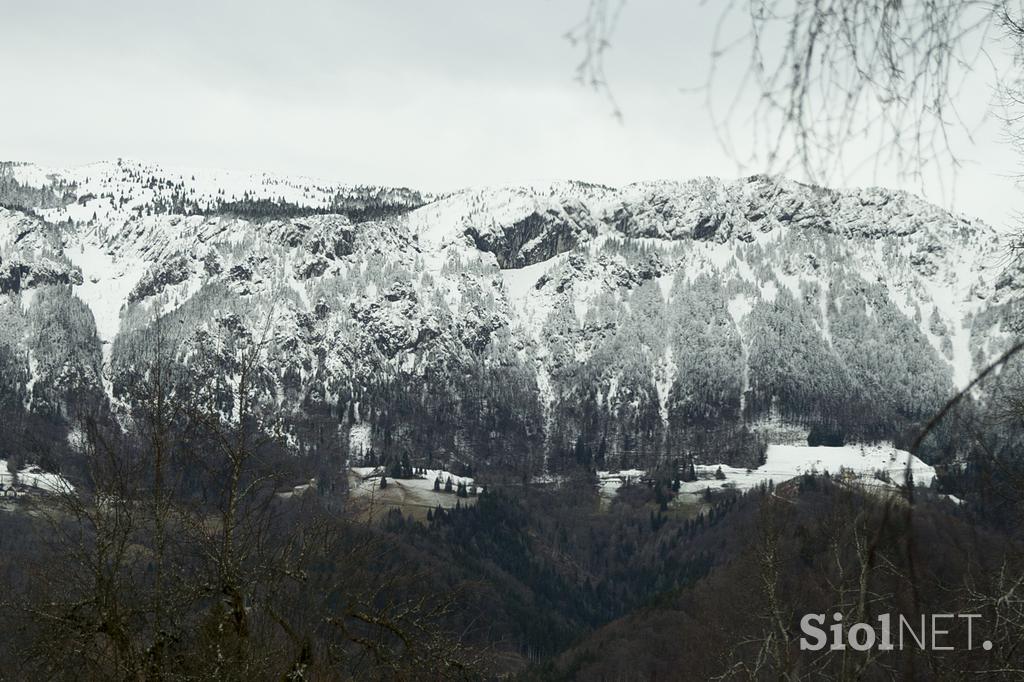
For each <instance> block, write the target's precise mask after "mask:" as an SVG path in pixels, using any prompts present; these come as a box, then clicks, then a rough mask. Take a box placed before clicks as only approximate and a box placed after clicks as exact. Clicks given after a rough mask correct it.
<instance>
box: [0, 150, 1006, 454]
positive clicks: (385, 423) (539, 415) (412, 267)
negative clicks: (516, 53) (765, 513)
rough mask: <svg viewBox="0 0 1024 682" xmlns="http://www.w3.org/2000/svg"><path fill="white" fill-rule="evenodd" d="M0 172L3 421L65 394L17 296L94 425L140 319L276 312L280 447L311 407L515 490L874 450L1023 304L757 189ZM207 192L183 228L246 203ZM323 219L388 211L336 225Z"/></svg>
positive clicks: (207, 319)
mask: <svg viewBox="0 0 1024 682" xmlns="http://www.w3.org/2000/svg"><path fill="white" fill-rule="evenodd" d="M6 168H7V173H8V175H7V177H8V185H7V187H8V192H9V193H10V192H11V187H12V186H13V187H14V189H15V190H17V191H18V192H20V194H19V196H24V197H29V198H32V197H37V198H39V199H40V205H39V206H38V207H33V206H25V207H24V209H25V210H16V209H10V208H6V209H0V258H2V259H3V260H2V267H3V269H4V270H3V271H4V272H5V273H7V274H6V275H5V277H4V278H3V279H2V281H3V282H6V284H5V285H4V287H5V288H4V294H5V296H6V299H5V300H6V301H7V302H8V306H7V308H8V314H10V315H11V316H12V317H13V318H15V319H16V321H17V324H12V325H11V329H10V330H8V334H7V337H6V338H5V340H4V342H5V344H6V347H7V348H9V349H10V350H11V355H12V356H13V357H15V358H17V357H24V356H25V354H26V353H27V355H28V358H29V360H28V361H26V362H21V361H14V362H13V365H14V366H15V369H13V370H11V371H12V372H13V373H14V374H18V375H19V376H27V377H29V378H27V379H24V380H20V381H18V382H16V388H15V390H14V393H15V394H17V395H18V396H19V400H20V401H21V403H22V404H23V405H29V406H33V405H35V406H38V405H39V404H40V402H39V401H38V400H36V399H35V398H34V397H32V395H31V394H33V393H34V392H37V391H43V390H44V389H43V387H44V386H47V385H49V384H52V383H53V382H54V381H58V383H59V381H60V380H62V379H61V378H60V377H46V376H37V372H35V371H34V370H33V369H32V358H33V357H35V356H37V355H39V353H40V352H42V351H41V350H39V349H36V348H34V347H33V346H34V345H35V346H39V344H40V343H41V342H40V341H39V340H38V339H36V340H33V337H32V334H31V333H30V331H29V330H30V329H31V327H32V325H33V324H34V322H33V317H34V313H33V312H32V308H33V306H34V305H35V298H36V294H35V293H34V292H37V291H41V290H42V291H46V292H47V293H46V294H45V296H44V298H45V299H46V300H47V301H49V303H47V305H53V300H58V301H60V305H61V306H63V307H67V309H68V310H71V311H79V313H83V314H84V311H82V310H81V305H84V307H85V309H86V310H88V311H89V315H90V316H91V318H92V319H91V325H92V328H93V331H92V334H93V336H95V341H96V343H95V344H93V342H92V341H90V340H89V337H90V332H89V331H88V327H89V323H90V320H76V322H75V325H78V327H81V329H78V328H77V327H75V325H72V327H75V328H76V329H77V331H75V332H74V334H71V336H73V337H75V339H74V342H73V343H71V345H72V346H75V347H82V348H93V345H96V346H98V348H99V349H100V350H101V356H102V360H101V362H100V364H101V369H100V370H99V371H98V372H95V373H96V374H97V376H95V377H94V378H93V379H92V380H91V381H93V383H94V384H95V386H96V387H98V388H99V389H102V390H99V393H102V394H105V395H107V397H108V400H109V402H110V403H111V404H112V405H115V404H117V403H118V402H120V401H126V402H128V403H130V402H131V395H130V386H127V385H126V384H125V383H124V382H123V381H120V380H119V379H118V374H119V373H121V374H124V373H125V372H127V370H129V369H131V367H130V365H131V364H132V360H131V356H132V353H134V352H136V351H137V348H136V349H135V350H132V347H133V345H136V346H137V344H138V343H140V341H139V339H140V338H142V337H144V336H145V333H144V332H145V330H146V328H147V327H149V326H150V325H151V324H152V320H153V319H155V318H158V317H162V318H165V319H171V318H172V317H174V316H176V319H178V320H180V323H181V325H183V326H184V327H185V328H187V329H188V330H190V331H191V332H193V336H194V335H195V334H199V333H200V332H202V333H203V334H206V335H208V336H207V337H205V338H208V339H214V340H216V339H226V338H227V336H230V335H231V334H234V333H236V332H237V330H238V329H245V330H248V331H247V332H246V333H248V334H250V336H251V334H252V330H254V329H257V328H258V327H259V318H260V317H261V316H267V315H269V314H271V312H273V314H274V315H276V316H277V318H276V319H275V321H274V322H273V324H272V332H273V333H272V337H273V338H272V340H271V343H270V346H271V348H268V350H267V351H266V352H267V354H268V355H267V363H266V364H267V371H268V376H267V379H266V382H267V386H268V389H267V390H268V396H273V400H274V401H276V403H277V404H279V405H283V406H287V408H288V411H289V412H290V414H291V419H292V420H293V422H294V423H293V427H294V428H295V429H297V430H301V426H300V422H302V421H303V420H304V419H305V418H306V416H307V415H308V414H309V412H310V410H313V411H314V412H315V411H317V410H327V412H328V413H329V414H331V415H333V416H332V419H335V420H337V421H338V422H339V426H338V428H339V429H341V431H346V430H348V429H351V428H352V426H353V425H355V424H362V423H364V421H365V422H368V423H370V424H371V425H372V432H373V434H374V437H373V438H372V442H373V443H375V444H376V447H377V448H378V449H386V450H389V451H397V450H398V449H401V448H410V447H415V448H420V449H427V450H430V451H436V452H437V453H438V456H439V457H440V458H442V459H450V458H456V459H460V460H464V461H474V462H476V461H479V462H492V463H494V462H503V463H504V464H506V465H509V466H516V467H520V466H522V467H525V468H530V469H538V468H557V467H558V466H560V464H559V463H558V462H559V460H560V459H565V458H567V457H568V458H570V459H572V458H576V459H583V460H589V461H595V460H600V461H601V462H602V463H604V464H605V465H609V466H610V465H613V464H614V465H619V466H623V467H625V466H630V465H633V464H636V463H637V462H638V461H640V462H645V463H650V462H658V461H665V460H666V459H678V458H679V457H694V458H697V459H698V460H700V459H701V458H703V457H705V456H706V455H707V450H708V448H711V447H713V446H712V445H711V441H714V440H715V439H716V438H717V439H718V442H729V443H734V446H728V447H734V450H735V452H733V453H732V454H731V455H730V454H729V453H728V452H727V453H726V454H727V456H728V457H731V458H732V459H730V460H729V461H732V462H735V463H737V464H742V463H744V462H747V463H749V462H755V461H756V459H757V457H758V456H759V455H758V448H759V446H758V445H757V437H756V434H755V433H754V432H753V425H754V424H755V423H756V422H757V421H758V419H762V418H764V417H766V416H768V415H775V416H780V415H781V416H782V417H783V418H785V419H788V420H790V421H794V422H797V423H802V424H807V425H810V424H815V423H823V424H827V425H829V426H830V427H831V428H836V429H839V430H841V431H843V432H846V433H849V434H850V435H851V436H853V435H856V436H857V437H861V438H866V437H890V438H891V437H893V436H894V435H896V434H897V433H898V432H899V431H900V430H901V429H902V428H906V427H907V425H909V424H911V423H913V422H914V421H915V420H918V419H920V418H921V416H922V415H924V414H926V413H927V412H928V410H929V409H932V408H933V407H934V406H935V405H937V404H940V403H941V402H942V401H943V400H944V399H945V398H946V397H948V395H949V394H950V393H951V392H952V390H953V388H954V387H955V386H963V385H965V384H966V382H967V381H968V380H969V378H970V376H971V374H972V372H973V371H975V370H976V369H977V368H978V367H980V366H982V365H983V363H984V362H985V361H986V360H987V359H988V358H991V357H993V356H994V355H995V354H997V353H998V352H999V351H1000V350H1001V349H1002V348H1003V347H1005V345H1006V343H1007V339H1008V336H1009V333H1010V330H1011V327H1012V325H1014V324H1015V323H1016V322H1015V321H1016V313H1015V305H1016V299H1017V297H1018V294H1019V290H1020V282H1021V281H1022V280H1021V275H1020V270H1019V268H1017V267H1015V266H1012V265H1011V266H1009V267H1008V266H1007V265H1006V263H1005V262H1003V261H1004V260H1005V258H1004V256H1005V251H1004V247H1003V245H1002V243H1001V241H1000V235H999V233H998V232H997V231H995V230H994V229H993V228H991V227H989V226H987V225H985V224H984V223H983V222H981V221H971V220H967V219H966V218H964V217H962V216H956V215H954V214H952V213H950V212H948V211H946V210H944V209H941V208H938V207H935V206H932V205H930V204H927V203H926V202H924V201H923V200H921V199H919V198H917V197H915V196H914V195H911V194H908V193H906V192H892V191H888V190H882V189H878V188H871V189H864V190H851V191H837V190H829V189H825V188H820V187H814V186H810V185H804V184H801V183H797V182H794V181H789V180H780V179H775V178H769V177H766V176H751V177H748V178H742V179H739V180H736V181H731V182H729V181H722V180H716V179H709V178H703V179H695V180H691V181H686V182H647V183H637V184H634V185H628V186H626V187H624V188H619V189H616V188H610V187H606V186H599V185H592V184H587V183H579V182H559V183H534V184H532V185H526V186H519V187H499V188H482V189H469V190H463V191H460V192H455V193H451V194H447V195H444V196H441V197H430V196H425V195H420V194H417V193H415V191H413V190H396V189H389V188H374V189H373V190H372V191H371V192H370V194H366V193H363V194H358V193H351V194H347V195H346V194H344V192H345V191H346V190H344V188H341V187H340V186H323V187H320V186H317V185H313V184H308V185H304V184H302V182H301V181H281V180H278V181H277V184H270V185H255V186H252V187H249V188H247V189H241V190H240V191H242V194H243V196H247V197H249V198H250V199H249V200H250V204H249V205H248V208H249V209H250V210H253V211H254V214H252V215H247V214H245V212H244V211H243V212H241V213H239V212H237V211H236V212H232V211H230V210H223V207H224V205H225V204H223V203H222V204H219V205H218V207H219V208H213V209H211V210H210V211H207V210H205V209H204V210H202V211H197V212H195V213H194V214H192V215H188V214H187V213H188V208H189V206H190V204H187V203H179V204H177V205H176V204H174V203H173V202H168V201H166V193H164V194H161V188H164V189H166V188H171V189H172V190H173V191H174V192H177V194H176V196H186V197H188V196H192V190H193V189H195V187H193V186H192V185H190V184H189V183H191V182H192V180H191V177H192V176H191V175H190V176H189V178H190V179H188V180H186V179H185V178H184V176H183V175H182V173H181V172H178V174H177V175H175V176H174V177H173V178H165V177H162V176H161V177H158V176H156V175H155V174H154V171H153V169H149V171H144V170H140V168H138V167H136V166H133V165H130V164H129V165H127V166H122V165H121V164H108V165H107V166H106V168H108V169H111V168H113V169H117V168H120V169H121V170H120V171H118V173H114V174H113V175H109V176H102V177H101V178H100V180H97V179H96V178H94V177H92V176H89V177H88V181H87V182H82V183H80V184H77V183H75V182H72V181H71V180H69V178H68V177H67V176H59V175H54V176H53V177H49V178H48V179H47V182H48V183H49V184H44V185H43V187H36V188H35V190H36V194H33V193H32V192H30V191H28V190H25V189H24V187H25V184H24V183H22V182H20V181H19V180H18V179H17V178H18V177H22V178H23V179H24V178H26V177H27V175H29V174H30V173H29V172H28V171H27V170H26V169H28V168H29V167H27V166H10V165H8V166H6ZM146 168H148V167H146ZM19 169H20V170H19ZM94 170H95V169H94ZM19 173H20V175H19ZM186 174H187V171H186ZM36 175H37V176H39V177H36V180H39V178H40V177H43V178H46V174H45V173H44V174H41V175H40V174H38V173H37V174H36ZM103 177H107V178H109V179H108V180H103ZM126 177H127V178H129V179H131V180H132V181H131V182H127V181H125V178H126ZM195 177H198V178H200V179H199V180H196V181H195V182H196V183H202V182H206V180H204V179H203V178H202V177H201V175H197V176H195ZM257 177H262V176H257ZM11 178H13V183H12V182H11V181H10V179H11ZM104 182H107V184H103V183H104ZM97 183H100V184H97ZM210 187H211V186H206V188H205V189H203V190H202V191H201V192H200V193H199V194H198V198H196V199H193V200H191V201H193V203H194V205H196V206H200V207H202V203H201V202H202V201H205V200H206V198H209V197H217V196H225V197H228V198H232V197H231V195H234V196H235V197H237V194H238V192H237V191H231V192H230V193H228V192H225V191H224V190H223V189H222V188H219V187H213V189H210ZM240 187H241V186H238V188H240ZM169 191H170V190H169ZM61 192H63V194H61ZM57 195H61V196H63V197H64V198H63V199H62V201H67V202H68V203H65V204H63V205H62V206H54V205H52V204H53V200H52V199H53V196H57ZM72 195H73V196H72ZM275 195H277V196H276V198H275ZM339 196H345V197H348V198H347V199H345V200H346V201H349V200H351V201H356V202H363V206H364V208H365V205H366V203H365V202H366V200H367V197H369V196H372V197H377V198H380V200H381V201H382V202H383V203H382V204H381V206H387V207H388V208H387V209H386V210H381V211H378V212H377V213H374V214H373V215H372V217H366V215H365V214H360V213H358V212H356V213H353V212H349V213H348V214H346V213H337V212H335V213H332V212H331V209H332V208H333V207H334V206H336V205H341V204H332V202H335V201H336V200H337V197H339ZM415 197H419V198H415ZM83 198H84V199H85V200H84V201H83ZM278 199H280V200H281V203H280V204H275V205H276V206H277V208H282V209H283V212H278V211H277V209H276V208H275V209H273V210H271V211H270V212H269V213H268V212H267V205H266V204H260V203H259V202H261V201H262V202H270V204H274V202H276V201H277V200H278ZM375 200H376V199H375ZM420 201H422V204H419V205H414V204H418V202H420ZM302 202H306V203H302ZM389 202H390V203H389ZM410 202H411V203H410ZM101 204H102V205H105V206H107V207H108V209H109V210H107V211H99V210H97V207H98V206H100V205H101ZM346 205H349V206H351V205H352V204H346ZM295 207H298V208H299V209H303V210H302V211H299V214H298V215H289V214H288V213H287V212H288V211H289V210H292V211H295V210H296V209H295ZM304 209H310V210H311V212H308V213H307V212H305V211H304ZM175 210H179V211H181V212H180V213H175V212H174V211H175ZM27 211H30V212H31V213H30V212H27ZM33 213H34V214H36V216H38V217H33V215H32V214H33ZM64 216H67V217H66V218H64ZM76 216H80V217H81V219H80V220H79V219H76ZM94 216H95V217H94ZM68 218H70V221H69V220H68ZM68 297H70V298H68ZM65 299H67V300H65ZM80 304H81V305H80ZM79 313H68V314H71V315H77V314H79ZM19 329H20V330H21V331H20V332H19V331H16V330H19ZM232 329H234V330H236V331H231V330H232ZM65 331H67V330H65ZM68 333H70V332H68ZM79 336H81V337H84V338H78V337H79ZM194 341H195V339H194V338H193V339H192V342H190V343H189V344H187V345H189V346H190V347H192V348H195V347H196V346H195V344H194ZM217 343H220V342H219V341H218V342H217ZM217 343H214V344H213V345H217ZM94 350H95V348H93V350H89V351H88V352H84V356H88V358H89V361H88V362H85V361H84V360H80V361H78V364H79V365H81V368H80V369H81V371H76V372H74V373H72V374H73V375H74V377H75V381H76V382H78V383H76V384H75V385H76V386H78V385H80V383H81V382H82V381H86V380H87V379H86V378H85V377H88V376H89V373H90V371H92V370H89V366H90V363H91V364H93V365H94V364H95V361H94V359H93V351H94ZM61 352H65V351H64V350H62V351H61ZM79 354H83V353H79ZM71 355H72V356H73V355H74V353H72V354H71ZM69 357H70V356H69ZM424 382H426V383H424ZM416 386H419V388H418V389H416V390H412V391H410V390H409V389H413V387H416ZM389 387H390V388H389ZM402 387H404V388H405V389H407V390H406V393H407V395H404V396H403V397H402V400H403V401H407V402H408V404H405V405H403V406H402V407H401V408H396V407H395V404H394V395H393V391H394V390H401V388H402ZM910 387H913V388H910ZM54 392H55V394H59V393H61V389H55V391H54ZM476 396H480V398H478V397H476ZM115 398H116V399H115ZM481 399H482V400H483V402H482V403H481V402H478V401H479V400H481ZM389 401H391V402H389ZM44 402H45V401H44ZM60 402H61V401H60V400H57V403H60ZM441 409H448V410H449V411H450V413H451V414H449V415H445V416H439V415H438V413H437V411H438V410H441ZM58 411H59V412H68V411H69V410H68V409H67V406H60V409H59V410H58ZM428 424H429V425H430V426H429V427H428ZM723 425H727V426H728V428H725V427H724V426H723ZM428 428H435V429H437V431H438V433H436V434H433V435H431V434H425V433H424V430H426V429H428ZM723 428H724V429H725V430H726V431H728V434H723V433H720V431H722V429H723ZM296 439H297V441H298V442H301V440H302V438H301V437H298V436H296ZM344 440H345V438H344V437H343V436H342V441H344ZM300 447H302V446H301V445H300ZM527 453H530V454H527ZM540 453H542V454H543V456H541V454H540Z"/></svg>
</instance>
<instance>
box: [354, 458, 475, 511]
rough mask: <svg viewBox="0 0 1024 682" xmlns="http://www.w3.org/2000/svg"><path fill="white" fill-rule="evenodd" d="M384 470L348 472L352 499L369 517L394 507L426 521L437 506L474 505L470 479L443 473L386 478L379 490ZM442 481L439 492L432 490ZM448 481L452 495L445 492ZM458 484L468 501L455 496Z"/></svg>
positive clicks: (435, 472)
mask: <svg viewBox="0 0 1024 682" xmlns="http://www.w3.org/2000/svg"><path fill="white" fill-rule="evenodd" d="M383 473H384V469H383V467H352V469H350V470H349V489H350V490H351V493H352V497H353V498H354V499H356V500H358V501H359V503H360V504H365V505H367V511H368V513H370V514H371V515H374V516H375V515H376V514H374V511H375V510H380V512H381V513H384V512H386V511H387V510H388V509H390V508H392V507H397V508H399V509H401V510H402V511H403V512H405V513H411V514H412V515H413V516H414V517H415V518H418V519H422V518H425V517H426V514H427V510H428V509H436V508H437V507H438V506H439V505H440V507H441V508H442V509H453V508H454V507H455V505H456V504H459V505H461V506H463V507H465V506H467V505H474V504H476V500H477V498H476V495H474V494H473V493H472V491H473V490H474V488H473V486H474V482H473V479H472V478H470V477H468V476H456V475H455V474H453V473H451V472H448V471H444V470H443V469H427V470H426V474H421V476H422V478H403V479H399V478H391V477H390V476H388V477H387V486H386V487H384V488H381V487H380V480H381V475H382V474H383ZM438 478H439V479H440V480H441V484H440V485H441V490H440V491H436V490H434V480H435V479H438ZM449 478H451V481H452V490H453V492H450V493H449V492H445V491H444V488H445V482H446V481H447V480H448V479H449ZM459 483H465V485H466V489H467V491H468V492H469V495H468V496H467V497H459V496H458V495H456V494H455V492H454V491H455V490H457V489H458V486H459Z"/></svg>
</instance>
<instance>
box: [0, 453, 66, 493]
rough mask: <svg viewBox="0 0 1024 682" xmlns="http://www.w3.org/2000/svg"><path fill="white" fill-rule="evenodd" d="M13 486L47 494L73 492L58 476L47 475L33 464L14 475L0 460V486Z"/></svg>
mask: <svg viewBox="0 0 1024 682" xmlns="http://www.w3.org/2000/svg"><path fill="white" fill-rule="evenodd" d="M15 484H18V485H23V486H28V487H29V488H36V489H37V490H41V491H44V492H48V493H67V492H73V491H74V489H75V488H74V486H72V485H71V484H70V483H69V482H68V480H67V479H66V478H64V477H63V476H61V475H60V474H51V473H48V472H46V471H43V470H42V469H40V468H39V467H37V466H35V465H34V464H30V465H28V466H26V467H24V468H23V469H21V470H20V471H18V472H17V473H15V472H13V471H11V468H10V466H9V465H8V463H7V460H6V459H0V486H2V487H4V488H9V487H11V486H12V485H15Z"/></svg>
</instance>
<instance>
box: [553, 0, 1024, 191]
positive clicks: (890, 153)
mask: <svg viewBox="0 0 1024 682" xmlns="http://www.w3.org/2000/svg"><path fill="white" fill-rule="evenodd" d="M624 4H625V2H624V0H590V2H588V4H587V10H586V14H585V16H584V18H583V19H582V21H581V22H580V23H579V24H578V25H577V26H575V27H573V28H572V29H571V30H570V31H569V32H568V34H567V36H568V38H569V40H570V41H571V42H572V43H573V44H574V45H576V46H577V47H578V49H579V50H580V52H581V56H580V61H579V63H578V66H577V76H578V79H579V80H580V81H581V82H582V83H584V84H586V85H588V86H590V87H593V88H595V89H597V90H598V91H600V92H601V93H602V94H603V95H604V96H606V97H608V98H609V100H610V101H611V102H612V106H613V111H614V113H615V115H616V116H621V112H620V109H619V106H618V104H617V103H616V102H615V98H614V96H613V94H612V93H613V89H614V84H613V83H609V82H608V79H607V78H606V75H605V62H606V59H607V57H608V54H609V51H610V48H611V45H612V40H613V38H614V31H615V27H616V25H617V23H618V18H619V15H620V13H621V12H622V11H623V6H624ZM1017 14H1019V12H1017V11H1015V8H1013V6H1012V4H1011V3H1008V2H1006V0H937V1H936V0H903V1H901V0H881V1H878V2H876V1H874V0H729V1H728V2H727V3H724V4H723V6H722V11H721V14H720V16H719V20H718V22H717V25H716V26H715V27H714V30H713V33H712V39H711V44H710V46H709V52H710V68H709V70H708V73H707V77H706V79H705V81H704V83H703V84H701V85H700V86H698V87H696V88H691V90H692V91H694V92H697V93H703V95H704V97H705V105H706V107H707V110H708V112H709V114H710V115H711V117H712V121H713V123H714V125H715V129H716V131H717V135H718V140H719V142H720V144H721V145H722V147H723V148H724V150H725V151H726V152H727V153H729V155H730V156H731V157H732V158H733V159H735V160H736V161H737V162H738V163H739V164H740V165H741V167H743V168H752V169H754V170H755V171H757V172H779V173H791V172H796V171H800V172H802V173H803V174H804V175H805V176H806V177H807V178H808V179H809V180H811V181H812V182H820V183H825V182H829V181H831V180H834V179H836V177H846V176H847V175H849V174H852V173H854V172H857V171H861V170H864V169H873V170H874V171H875V172H876V173H877V171H878V169H879V168H880V167H881V166H883V165H884V166H885V167H886V168H888V169H890V170H892V169H895V170H896V171H897V172H898V173H899V174H900V175H901V176H903V177H905V178H909V179H917V180H920V179H921V178H922V177H923V176H924V175H925V174H933V175H934V176H935V177H936V178H937V179H938V180H939V181H940V182H941V181H944V180H945V181H949V180H952V179H953V178H955V173H956V169H957V168H958V166H959V165H960V163H961V158H962V155H963V154H964V151H965V150H964V149H963V148H962V147H959V146H958V145H957V143H956V142H955V141H954V136H953V135H952V133H953V132H954V131H955V130H959V133H960V134H961V135H963V136H965V137H967V138H968V139H970V136H971V134H972V132H973V131H974V129H975V127H976V126H977V125H978V124H979V123H980V121H977V120H969V119H965V118H964V116H963V115H962V110H963V106H962V102H960V95H961V93H962V92H963V88H964V86H965V84H966V83H967V82H968V81H970V79H972V78H973V79H981V83H982V84H986V82H987V85H989V86H991V87H1001V86H1002V85H1004V84H1006V83H1009V82H1012V81H1014V80H1016V78H1017V74H1016V71H1015V69H1014V68H1012V67H1008V66H1007V65H1006V64H1005V63H1003V61H1002V60H1000V59H998V58H993V53H994V52H997V51H998V50H997V49H996V48H997V46H999V45H1000V44H1002V43H1004V42H1005V44H1007V45H1009V46H1010V47H1011V48H1012V47H1017V48H1019V46H1020V45H1021V33H1020V30H1019V26H1020V22H1019V21H1018V20H1016V19H1014V17H1015V16H1017ZM979 72H982V73H979ZM986 74H987V75H986ZM996 103H997V101H996V100H993V105H995V104H996ZM742 138H748V139H747V140H743V139H742Z"/></svg>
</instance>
